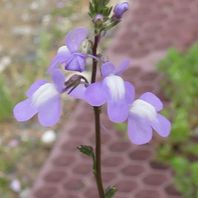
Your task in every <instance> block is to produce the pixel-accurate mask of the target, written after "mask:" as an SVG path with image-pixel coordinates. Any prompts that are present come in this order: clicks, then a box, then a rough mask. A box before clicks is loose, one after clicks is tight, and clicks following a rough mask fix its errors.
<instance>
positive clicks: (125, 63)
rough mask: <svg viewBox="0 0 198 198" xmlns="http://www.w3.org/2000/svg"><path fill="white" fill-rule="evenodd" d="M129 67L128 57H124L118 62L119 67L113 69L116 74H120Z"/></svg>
mask: <svg viewBox="0 0 198 198" xmlns="http://www.w3.org/2000/svg"><path fill="white" fill-rule="evenodd" d="M128 67H129V60H128V59H125V60H123V61H122V63H121V64H120V67H118V68H117V69H116V70H115V74H116V75H121V74H122V73H123V72H125V71H126V70H127V69H128Z"/></svg>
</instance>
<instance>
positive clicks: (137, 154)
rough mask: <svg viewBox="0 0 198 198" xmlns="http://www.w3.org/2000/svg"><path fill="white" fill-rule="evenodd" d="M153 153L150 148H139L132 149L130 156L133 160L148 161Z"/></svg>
mask: <svg viewBox="0 0 198 198" xmlns="http://www.w3.org/2000/svg"><path fill="white" fill-rule="evenodd" d="M151 155H152V153H151V151H149V150H143V149H139V150H138V149H137V150H135V151H132V152H131V153H130V155H129V156H130V158H131V159H132V160H138V161H144V160H145V161H146V160H148V159H150V157H151Z"/></svg>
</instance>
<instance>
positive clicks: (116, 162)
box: [102, 155, 123, 168]
mask: <svg viewBox="0 0 198 198" xmlns="http://www.w3.org/2000/svg"><path fill="white" fill-rule="evenodd" d="M122 163H123V158H122V157H121V156H114V157H112V156H111V155H109V157H106V158H105V159H104V160H102V165H103V166H104V167H112V168H113V167H119V166H120V164H122Z"/></svg>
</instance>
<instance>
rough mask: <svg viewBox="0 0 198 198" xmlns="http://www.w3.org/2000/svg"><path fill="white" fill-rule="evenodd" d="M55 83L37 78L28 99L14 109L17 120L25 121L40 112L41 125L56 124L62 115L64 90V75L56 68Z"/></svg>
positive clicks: (53, 77)
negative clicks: (61, 96) (62, 94)
mask: <svg viewBox="0 0 198 198" xmlns="http://www.w3.org/2000/svg"><path fill="white" fill-rule="evenodd" d="M52 79H53V83H50V82H48V81H45V80H37V81H36V82H35V83H33V84H32V86H31V87H30V88H29V90H28V91H27V92H26V96H27V99H25V100H23V101H22V102H20V103H18V104H17V105H16V106H15V107H14V110H13V113H14V117H15V118H16V119H17V121H20V122H23V121H27V120H29V119H31V118H32V117H33V116H34V115H35V114H37V113H38V120H39V122H40V123H41V125H43V126H45V127H50V126H53V125H55V124H56V123H57V122H58V121H59V119H60V116H61V113H62V106H61V98H60V95H61V93H62V92H63V90H64V82H65V78H64V75H63V74H62V73H61V72H60V71H59V70H54V71H53V75H52Z"/></svg>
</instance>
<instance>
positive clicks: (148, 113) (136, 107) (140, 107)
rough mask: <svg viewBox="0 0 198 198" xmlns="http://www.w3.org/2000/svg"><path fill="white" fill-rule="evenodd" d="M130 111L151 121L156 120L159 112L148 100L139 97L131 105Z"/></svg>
mask: <svg viewBox="0 0 198 198" xmlns="http://www.w3.org/2000/svg"><path fill="white" fill-rule="evenodd" d="M129 113H131V114H134V115H137V116H139V117H141V118H146V119H147V120H149V121H151V122H152V121H155V120H156V118H157V112H156V110H155V108H154V107H153V106H152V105H151V104H149V103H148V102H146V101H144V100H141V99H137V100H135V101H134V102H133V104H132V105H131V108H130V110H129Z"/></svg>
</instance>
